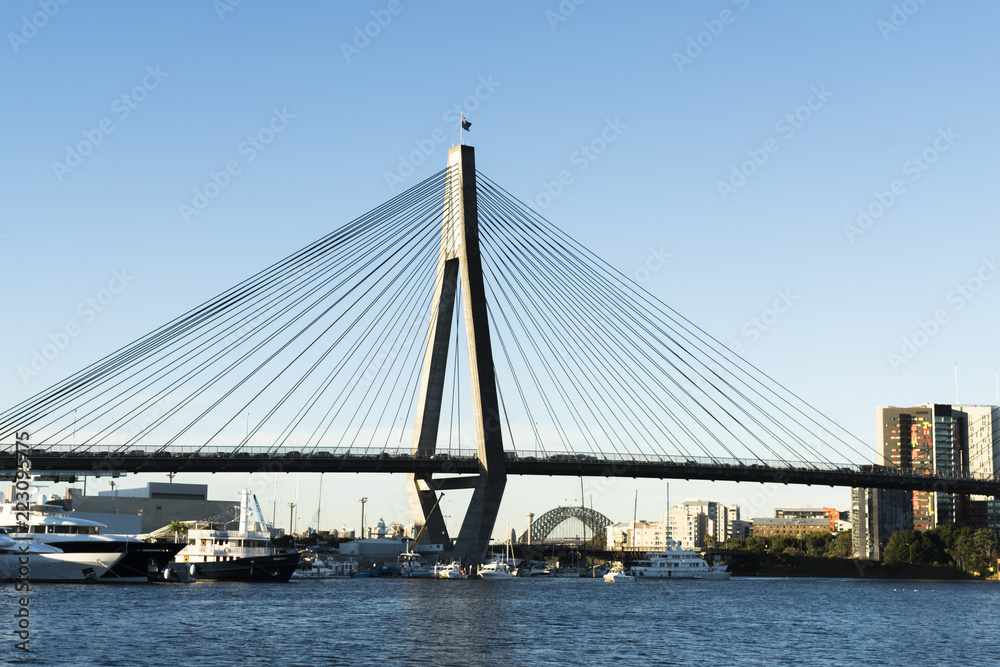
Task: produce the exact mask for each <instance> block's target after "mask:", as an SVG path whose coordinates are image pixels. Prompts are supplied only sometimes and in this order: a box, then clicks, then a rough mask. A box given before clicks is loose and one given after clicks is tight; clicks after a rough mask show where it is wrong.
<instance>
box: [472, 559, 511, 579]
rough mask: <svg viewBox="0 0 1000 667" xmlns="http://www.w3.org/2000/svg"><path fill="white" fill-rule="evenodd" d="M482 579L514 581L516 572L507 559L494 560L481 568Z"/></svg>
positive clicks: (480, 576)
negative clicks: (512, 569)
mask: <svg viewBox="0 0 1000 667" xmlns="http://www.w3.org/2000/svg"><path fill="white" fill-rule="evenodd" d="M479 578H480V579H513V578H514V572H512V571H511V569H510V566H509V565H507V561H506V559H503V558H494V559H493V560H491V561H490V562H489V563H486V564H485V565H483V566H481V567H480V568H479Z"/></svg>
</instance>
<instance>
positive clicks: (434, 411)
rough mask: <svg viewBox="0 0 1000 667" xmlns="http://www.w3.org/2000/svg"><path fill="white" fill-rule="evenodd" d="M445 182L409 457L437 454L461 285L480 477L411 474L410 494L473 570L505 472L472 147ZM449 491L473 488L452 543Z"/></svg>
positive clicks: (429, 526)
mask: <svg viewBox="0 0 1000 667" xmlns="http://www.w3.org/2000/svg"><path fill="white" fill-rule="evenodd" d="M447 179H448V181H447V184H446V186H445V202H444V220H443V223H442V228H441V252H440V255H439V258H438V272H437V281H436V284H435V287H434V300H433V304H432V305H433V310H432V312H431V321H430V329H429V331H428V335H427V348H426V350H425V351H424V365H423V371H422V373H421V378H420V393H419V396H418V402H417V415H416V422H415V424H414V429H413V450H412V451H413V454H414V455H418V456H432V455H433V454H434V452H435V450H436V448H437V437H438V429H439V426H440V422H441V399H442V395H443V392H444V381H445V371H446V369H447V362H448V349H449V343H450V340H451V321H452V317H453V315H454V309H455V294H456V292H457V290H458V289H459V283H461V289H462V295H463V297H464V298H463V299H462V303H463V306H464V308H463V310H464V318H465V319H464V322H465V334H466V347H467V348H468V351H469V373H470V386H471V388H472V409H473V417H474V420H475V425H476V451H477V455H478V459H479V473H478V475H476V476H472V477H466V478H462V479H455V478H444V479H438V480H435V479H433V474H434V473H425V474H419V475H418V474H410V475H409V476H408V477H407V491H408V493H409V498H410V507H411V509H412V510H413V515H414V519H415V521H416V522H417V523H418V524H422V525H424V526H425V534H426V535H427V537H426V538H424V539H425V540H426V542H427V543H430V544H435V543H439V544H441V545H443V547H444V550H445V551H446V552H451V555H452V557H454V558H460V559H461V560H462V562H463V563H465V564H468V565H470V566H473V565H476V564H478V563H480V562H482V560H483V558H484V557H485V554H486V551H487V549H488V548H489V544H490V536H491V535H492V534H493V528H494V526H495V524H496V518H497V514H498V513H499V511H500V501H501V500H502V498H503V491H504V487H505V486H506V483H507V474H506V470H505V462H504V453H503V440H502V437H501V432H500V409H499V406H498V402H497V389H496V378H495V377H494V374H493V350H492V346H491V343H490V329H489V320H488V317H487V311H486V291H485V286H484V284H483V266H482V259H481V257H480V254H479V225H478V220H479V214H478V209H477V204H476V160H475V153H474V151H473V148H472V147H471V146H455V147H454V148H452V149H451V150H450V151H449V152H448V174H447ZM441 472H442V473H448V472H452V471H450V470H449V466H448V463H447V461H443V462H442V468H441ZM446 488H472V499H471V500H470V501H469V508H468V510H467V511H466V514H465V518H464V520H463V522H462V527H461V529H460V530H459V533H458V539H457V540H455V542H454V544H452V541H451V538H450V537H449V535H448V529H447V526H446V525H445V522H444V517H443V515H442V512H441V506H440V505H439V504H437V502H438V496H437V493H438V491H439V490H443V489H446ZM418 549H419V545H418Z"/></svg>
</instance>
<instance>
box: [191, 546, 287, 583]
mask: <svg viewBox="0 0 1000 667" xmlns="http://www.w3.org/2000/svg"><path fill="white" fill-rule="evenodd" d="M298 564H299V554H298V552H295V551H293V552H290V553H285V554H270V555H267V556H247V557H245V558H236V559H233V560H225V561H214V562H205V563H191V566H192V567H193V568H194V576H195V579H197V580H199V581H202V580H205V581H288V580H289V579H291V578H292V573H294V572H295V568H296V567H298Z"/></svg>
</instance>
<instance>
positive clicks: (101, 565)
mask: <svg viewBox="0 0 1000 667" xmlns="http://www.w3.org/2000/svg"><path fill="white" fill-rule="evenodd" d="M121 556H122V554H120V553H117V552H113V553H85V552H76V553H66V552H64V551H62V550H60V549H59V548H57V547H54V546H52V545H51V544H42V543H39V542H35V541H34V540H18V539H14V537H13V536H11V535H10V534H8V533H7V532H6V531H5V530H0V581H23V582H26V583H28V585H30V584H31V583H34V582H57V583H65V582H70V581H97V580H98V579H99V578H100V577H102V576H104V575H105V574H106V573H107V571H108V570H109V569H110V568H111V567H113V566H114V565H115V563H116V562H118V561H119V560H120V559H121ZM19 590H20V589H19ZM25 590H27V589H25Z"/></svg>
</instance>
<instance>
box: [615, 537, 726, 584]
mask: <svg viewBox="0 0 1000 667" xmlns="http://www.w3.org/2000/svg"><path fill="white" fill-rule="evenodd" d="M646 556H648V559H647V560H640V561H638V562H637V563H636V564H635V565H633V566H632V573H633V574H634V575H636V576H637V577H639V578H640V579H642V578H646V579H728V578H729V576H730V574H729V572H727V571H726V567H727V566H726V565H722V564H717V565H709V564H708V563H706V562H705V560H704V559H703V558H702V557H701V555H700V554H699V553H698V552H697V551H687V550H685V549H683V548H682V547H681V545H680V543H679V542H675V541H674V540H667V548H666V550H664V551H648V552H646Z"/></svg>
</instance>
